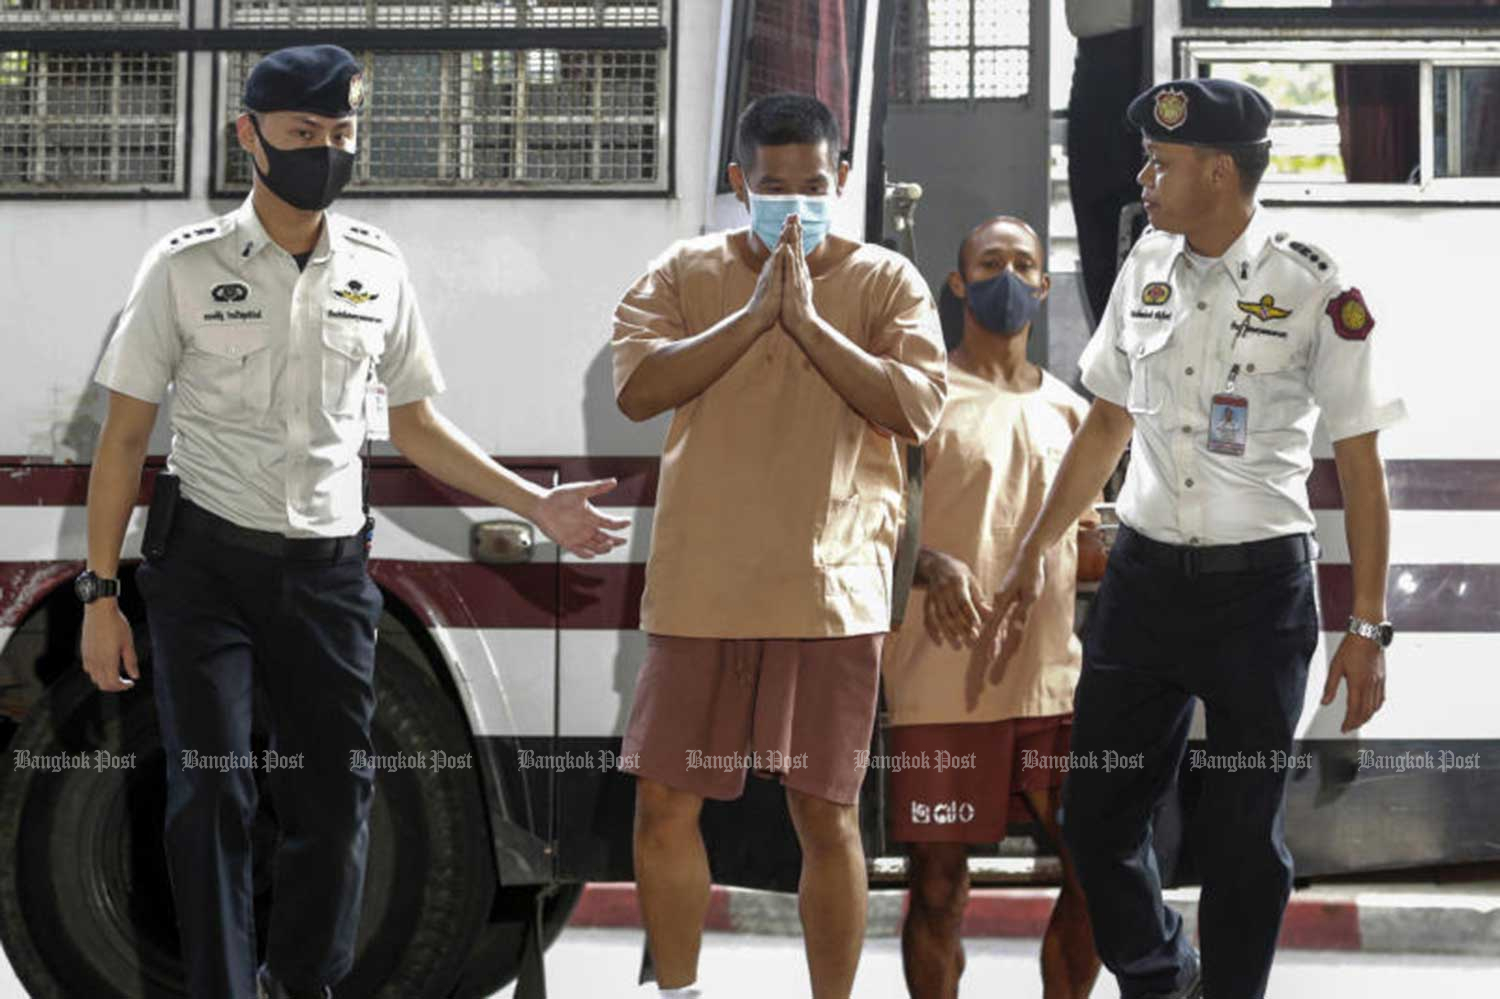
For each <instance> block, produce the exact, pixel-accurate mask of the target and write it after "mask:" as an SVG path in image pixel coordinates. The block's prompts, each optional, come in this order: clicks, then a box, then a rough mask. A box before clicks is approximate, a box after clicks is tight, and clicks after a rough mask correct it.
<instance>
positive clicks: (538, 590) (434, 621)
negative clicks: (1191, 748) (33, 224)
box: [0, 559, 1500, 633]
mask: <svg viewBox="0 0 1500 999" xmlns="http://www.w3.org/2000/svg"><path fill="white" fill-rule="evenodd" d="M370 567H371V572H372V574H373V575H374V577H375V579H376V581H377V582H379V583H380V584H381V585H382V586H384V587H385V588H386V589H387V590H389V591H391V593H392V595H393V596H395V597H396V598H397V599H399V600H401V601H403V602H404V603H406V604H407V605H409V606H410V607H412V608H413V609H414V610H415V611H416V612H417V613H418V614H419V615H421V616H422V618H423V619H424V621H425V623H426V624H427V625H428V626H429V627H444V628H553V627H561V628H570V629H571V628H594V629H605V630H614V629H623V630H633V629H635V628H637V627H639V626H640V606H641V594H642V593H643V592H644V590H645V585H646V567H645V565H644V564H642V563H640V562H604V563H598V564H579V563H566V564H562V565H558V564H556V563H523V564H519V565H506V566H489V565H479V564H477V563H474V562H414V561H404V560H395V559H376V560H374V561H373V562H371V563H370ZM80 568H81V563H79V562H76V561H56V562H0V626H4V627H14V626H15V625H17V624H19V623H20V622H21V620H23V619H24V617H25V616H26V614H27V613H28V612H29V611H30V609H31V608H33V607H34V606H36V604H37V603H38V602H39V601H40V600H42V599H43V598H45V597H46V595H47V594H49V593H51V592H52V591H53V590H55V589H56V588H57V587H58V586H61V585H64V584H66V582H67V581H68V580H69V579H70V578H72V576H73V575H75V574H76V573H77V572H78V571H79V569H80ZM1389 579H1390V585H1389V587H1388V591H1387V596H1386V601H1387V604H1388V607H1389V610H1390V616H1391V621H1392V622H1393V623H1394V624H1395V625H1396V627H1397V628H1398V629H1401V630H1404V631H1425V632H1480V633H1495V632H1500V565H1493V564H1491V565H1464V564H1446V565H1394V566H1391V569H1390V575H1389ZM1353 589H1354V588H1353V573H1352V569H1351V567H1350V566H1349V565H1347V564H1335V565H1321V566H1319V567H1318V592H1319V597H1320V600H1319V605H1320V607H1321V608H1322V627H1323V630H1324V631H1343V630H1344V626H1345V624H1346V623H1347V622H1348V619H1349V613H1350V610H1351V608H1352V606H1353V599H1354V594H1353Z"/></svg>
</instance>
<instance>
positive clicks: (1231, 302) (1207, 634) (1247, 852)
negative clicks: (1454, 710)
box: [990, 80, 1405, 999]
mask: <svg viewBox="0 0 1500 999" xmlns="http://www.w3.org/2000/svg"><path fill="white" fill-rule="evenodd" d="M1271 115H1272V108H1271V105H1270V103H1269V102H1268V101H1267V100H1266V99H1265V97H1263V96H1262V95H1261V94H1260V93H1259V92H1258V91H1256V90H1254V89H1253V88H1251V87H1247V86H1244V85H1242V84H1238V83H1234V82H1231V81H1226V80H1175V81H1172V82H1170V83H1165V84H1161V85H1160V86H1157V87H1153V88H1152V89H1150V90H1148V91H1147V92H1146V93H1144V94H1142V95H1141V96H1140V97H1138V98H1137V99H1136V100H1135V101H1134V102H1133V103H1132V104H1131V106H1130V109H1129V112H1128V117H1129V119H1130V121H1131V122H1132V123H1133V124H1134V125H1135V126H1136V127H1138V128H1139V129H1140V130H1141V133H1142V136H1143V140H1144V145H1145V151H1146V164H1145V166H1144V168H1143V169H1142V170H1141V172H1140V176H1139V178H1138V179H1139V181H1140V184H1141V193H1142V199H1143V201H1144V202H1145V206H1146V211H1147V213H1148V216H1149V218H1150V221H1151V224H1152V227H1153V228H1152V229H1150V230H1148V231H1147V233H1146V234H1145V235H1144V236H1143V237H1142V238H1141V240H1140V242H1139V243H1138V244H1137V245H1136V247H1135V249H1134V250H1133V251H1132V253H1131V255H1130V258H1129V259H1128V260H1127V261H1126V262H1125V265H1124V267H1123V268H1122V269H1121V273H1120V276H1119V277H1118V279H1117V280H1116V282H1115V285H1114V290H1113V291H1112V293H1111V295H1110V300H1109V305H1108V308H1107V309H1106V310H1105V314H1104V316H1103V319H1102V321H1101V322H1100V324H1099V328H1098V330H1097V332H1096V333H1095V335H1094V338H1093V340H1092V341H1091V342H1090V344H1089V346H1088V349H1087V350H1085V351H1084V354H1083V357H1082V358H1081V359H1080V362H1079V363H1080V366H1081V367H1082V369H1083V382H1084V385H1085V386H1086V387H1087V388H1088V389H1089V390H1090V391H1091V392H1093V393H1094V395H1095V396H1096V400H1095V402H1094V404H1093V406H1092V408H1091V409H1090V412H1089V416H1088V418H1087V420H1086V421H1085V423H1084V426H1083V427H1082V429H1081V430H1080V431H1079V433H1078V434H1077V435H1076V436H1075V437H1074V439H1073V443H1072V446H1071V447H1070V449H1069V451H1068V453H1067V455H1066V456H1065V458H1064V459H1063V463H1062V467H1061V468H1060V470H1059V473H1058V479H1057V482H1056V484H1055V486H1054V487H1053V490H1052V492H1051V494H1050V495H1049V496H1048V498H1047V502H1046V504H1045V505H1044V507H1043V509H1042V510H1041V512H1040V513H1039V514H1038V515H1037V519H1036V521H1035V522H1034V523H1033V524H1032V525H1031V527H1030V529H1029V532H1028V534H1027V537H1026V540H1025V541H1024V542H1023V545H1022V550H1021V553H1020V554H1018V555H1017V557H1016V560H1015V562H1014V563H1013V565H1012V567H1011V569H1010V570H1009V572H1008V573H1007V575H1006V577H1005V579H1004V581H1003V582H1002V584H1001V588H1000V591H999V592H998V593H997V594H996V596H995V612H994V615H993V617H992V619H991V628H992V631H991V635H990V638H991V639H992V640H998V641H1001V642H1002V643H1003V644H1002V650H1001V657H1000V658H1001V661H1002V662H1003V661H1004V659H1005V658H1007V657H1008V654H1009V650H1010V649H1013V648H1014V647H1016V643H1018V642H1019V638H1020V634H1021V631H1022V629H1023V628H1024V626H1025V621H1026V616H1027V612H1028V610H1029V608H1030V606H1031V604H1032V603H1033V602H1034V600H1035V598H1036V594H1037V593H1038V592H1039V591H1040V587H1041V572H1042V558H1041V554H1040V553H1042V552H1044V551H1046V550H1047V549H1048V548H1050V547H1051V546H1052V545H1053V544H1055V543H1056V542H1057V541H1058V539H1059V538H1060V537H1061V535H1062V533H1063V531H1065V530H1067V529H1069V528H1070V527H1071V525H1072V524H1073V523H1074V522H1075V521H1076V519H1077V517H1078V514H1079V512H1080V511H1081V510H1083V508H1084V507H1085V506H1086V505H1087V504H1088V503H1089V501H1090V499H1091V498H1092V497H1093V496H1094V495H1095V494H1096V493H1097V492H1098V491H1099V489H1100V487H1101V486H1102V485H1103V484H1104V482H1105V480H1106V479H1107V478H1108V477H1109V475H1110V473H1111V472H1112V471H1113V469H1114V467H1115V465H1116V463H1117V461H1118V460H1119V457H1120V455H1121V453H1122V451H1123V450H1124V448H1125V445H1126V444H1127V443H1130V445H1131V460H1130V466H1129V470H1128V472H1127V475H1126V480H1125V484H1124V486H1123V488H1122V491H1121V494H1120V497H1119V503H1118V508H1117V509H1118V513H1119V518H1120V521H1121V524H1122V526H1121V528H1120V533H1119V537H1118V540H1117V541H1116V543H1115V545H1114V547H1113V549H1112V551H1111V552H1110V557H1109V565H1108V569H1107V571H1106V575H1105V579H1104V581H1103V583H1102V585H1101V588H1100V590H1099V593H1098V595H1097V598H1096V600H1095V603H1094V606H1093V608H1092V610H1091V612H1090V620H1089V625H1088V631H1087V634H1086V636H1085V641H1084V667H1083V674H1082V677H1081V680H1080V683H1079V687H1078V691H1077V695H1076V704H1075V711H1076V713H1075V716H1074V722H1073V745H1072V752H1073V755H1074V761H1075V762H1074V766H1073V769H1072V770H1071V771H1070V773H1069V775H1068V780H1067V784H1066V786H1065V789H1064V799H1063V814H1064V833H1065V837H1066V839H1067V842H1068V844H1069V846H1070V847H1071V848H1072V852H1073V857H1074V861H1075V863H1076V864H1077V867H1078V871H1079V875H1080V879H1081V881H1082V884H1083V888H1084V893H1085V895H1086V897H1087V901H1088V905H1089V911H1090V914H1091V917H1092V920H1093V925H1094V935H1095V941H1096V943H1097V945H1098V949H1099V954H1100V957H1101V958H1102V959H1103V961H1104V963H1105V965H1106V966H1107V967H1109V969H1110V970H1111V971H1113V972H1114V974H1115V975H1116V977H1117V978H1118V980H1119V983H1120V991H1121V995H1122V997H1124V999H1144V997H1173V999H1178V997H1184V999H1185V997H1193V996H1199V995H1207V996H1210V997H1211V999H1261V997H1262V996H1264V994H1265V988H1266V980H1267V977H1268V975H1269V973H1270V968H1271V961H1272V958H1273V956H1274V954H1275V948H1276V938H1277V934H1278V931H1279V929H1280V925H1281V917H1282V912H1283V910H1284V908H1285V905H1286V900H1287V896H1288V893H1289V892H1290V889H1291V884H1292V860H1291V856H1290V854H1289V853H1288V852H1287V849H1286V846H1285V843H1284V841H1283V837H1282V807H1283V799H1284V793H1285V788H1286V780H1287V775H1288V773H1287V768H1286V766H1285V760H1286V757H1287V754H1289V753H1290V751H1291V749H1292V739H1293V734H1294V730H1295V728H1296V725H1297V719H1298V716H1299V715H1300V713H1301V710H1302V703H1303V693H1304V690H1305V688H1306V684H1307V674H1308V664H1309V660H1310V659H1311V657H1312V655H1313V652H1314V650H1315V648H1316V646H1317V643H1318V633H1319V630H1320V627H1319V621H1318V613H1317V606H1316V603H1315V599H1316V598H1315V589H1316V583H1315V576H1314V572H1313V566H1312V564H1311V562H1312V560H1313V559H1314V558H1315V556H1316V545H1315V542H1314V541H1313V539H1312V536H1311V532H1312V530H1313V528H1314V521H1313V516H1312V512H1311V510H1310V509H1309V507H1308V499H1307V487H1306V482H1307V476H1308V473H1309V472H1310V471H1311V469H1312V464H1313V462H1312V453H1311V450H1312V436H1313V429H1314V426H1315V425H1316V423H1317V420H1318V415H1319V413H1320V412H1321V414H1322V419H1323V423H1324V426H1325V427H1326V429H1327V432H1328V436H1329V437H1330V438H1331V439H1332V441H1333V450H1334V458H1335V460H1336V462H1337V464H1338V472H1339V480H1340V484H1341V486H1342V490H1343V495H1344V506H1345V511H1346V517H1345V524H1346V531H1347V534H1348V541H1349V551H1350V561H1351V562H1352V563H1353V575H1354V603H1353V611H1354V617H1353V619H1351V621H1350V622H1349V631H1350V632H1351V634H1349V635H1346V636H1345V638H1344V640H1343V641H1342V642H1341V644H1340V645H1339V648H1338V651H1337V653H1336V654H1335V656H1334V658H1333V661H1332V663H1331V664H1330V667H1329V675H1328V682H1327V686H1326V687H1325V690H1324V697H1323V703H1325V704H1328V703H1331V702H1332V699H1333V697H1334V694H1335V693H1336V690H1337V685H1338V683H1339V681H1340V680H1342V681H1343V682H1344V683H1345V684H1346V692H1347V708H1346V713H1345V717H1344V721H1343V728H1344V731H1346V732H1347V731H1350V730H1352V729H1355V728H1357V727H1359V726H1360V725H1361V724H1363V723H1364V722H1365V721H1367V720H1368V719H1369V718H1370V716H1371V715H1372V714H1374V712H1375V711H1376V710H1378V709H1379V707H1380V705H1381V703H1382V701H1383V700H1384V698H1385V682H1384V674H1385V665H1384V656H1383V648H1384V646H1385V645H1387V644H1389V642H1390V639H1391V628H1390V625H1389V623H1388V622H1386V621H1385V593H1386V571H1387V550H1388V542H1389V505H1388V502H1387V497H1386V487H1385V476H1384V471H1383V468H1382V465H1381V461H1380V456H1379V452H1378V450H1377V447H1376V436H1377V434H1378V432H1379V431H1380V430H1383V429H1384V428H1386V427H1388V426H1390V425H1391V424H1393V423H1395V422H1396V421H1398V420H1400V419H1401V418H1402V417H1403V416H1404V415H1405V408H1404V406H1403V404H1402V402H1401V401H1400V400H1399V399H1396V398H1392V397H1389V396H1386V395H1383V394H1382V393H1381V391H1380V389H1379V388H1377V385H1376V381H1375V377H1374V356H1373V351H1374V344H1375V343H1376V342H1377V338H1376V337H1375V336H1374V335H1373V334H1374V332H1375V329H1376V321H1375V318H1374V316H1373V315H1372V313H1371V311H1370V310H1369V309H1368V308H1367V307H1366V305H1365V302H1364V298H1363V296H1362V294H1361V293H1360V292H1359V291H1358V290H1357V289H1355V288H1353V287H1350V286H1348V285H1347V284H1346V283H1345V278H1344V276H1343V275H1341V274H1340V273H1339V269H1338V266H1337V265H1336V264H1335V263H1334V261H1333V260H1332V258H1331V257H1330V256H1329V255H1328V253H1327V252H1326V251H1324V250H1322V249H1319V248H1317V247H1314V246H1312V245H1310V244H1308V243H1306V242H1303V241H1300V240H1298V239H1296V238H1295V237H1294V236H1292V235H1289V234H1288V233H1287V232H1285V231H1283V230H1282V229H1281V228H1279V227H1278V225H1277V223H1276V222H1275V220H1274V219H1273V218H1272V216H1271V215H1270V214H1269V213H1268V212H1267V211H1266V210H1265V209H1264V208H1259V207H1257V204H1256V201H1255V188H1256V185H1257V184H1258V182H1259V180H1260V177H1261V175H1262V173H1263V172H1264V170H1265V168H1266V165H1267V163H1268V155H1269V154H1268V146H1269V143H1268V140H1267V138H1266V133H1267V128H1268V126H1269V124H1270V120H1271ZM1386 335H1389V334H1386ZM1194 698H1198V699H1200V700H1202V702H1203V704H1204V708H1205V712H1206V721H1207V747H1206V751H1207V754H1208V757H1207V758H1206V762H1207V763H1208V764H1209V768H1208V769H1207V770H1206V772H1205V773H1204V774H1203V778H1202V788H1203V791H1202V797H1201V800H1200V801H1199V802H1198V805H1197V808H1198V815H1197V823H1198V825H1197V829H1198V833H1197V836H1196V838H1195V842H1196V846H1197V851H1196V853H1197V857H1198V860H1199V861H1200V868H1201V873H1202V881H1203V891H1202V896H1201V901H1200V903H1199V908H1198V924H1199V928H1200V932H1201V935H1202V944H1203V954H1202V960H1201V964H1200V959H1199V955H1198V954H1197V953H1196V952H1194V950H1193V948H1192V946H1191V945H1190V943H1189V942H1188V940H1187V938H1186V937H1185V935H1184V933H1183V928H1182V921H1181V919H1180V918H1179V917H1178V916H1177V915H1176V914H1175V913H1174V912H1173V911H1172V910H1171V909H1168V908H1167V907H1166V906H1165V905H1163V903H1162V897H1161V880H1160V875H1159V873H1158V870H1157V867H1156V861H1155V855H1154V853H1153V852H1152V848H1151V815H1152V811H1153V808H1154V807H1155V805H1156V804H1157V803H1158V801H1160V800H1161V798H1162V796H1163V795H1164V794H1165V793H1166V792H1167V790H1168V789H1169V788H1170V787H1171V785H1172V783H1173V779H1174V777H1175V776H1176V773H1177V769H1178V767H1179V765H1180V763H1181V761H1182V759H1183V756H1184V749H1185V747H1186V744H1187V738H1188V728H1189V724H1190V722H1191V720H1192V714H1193V708H1192V704H1193V699H1194ZM1278 754H1280V755H1278ZM1220 759H1222V760H1224V761H1225V763H1226V766H1223V767H1216V766H1214V765H1213V764H1214V762H1215V761H1216V760H1220ZM1111 760H1112V761H1114V765H1113V766H1107V765H1106V764H1107V763H1108V762H1109V761H1111ZM1247 760H1248V761H1249V762H1248V764H1246V762H1245V761H1247ZM1236 761H1238V762H1239V763H1240V764H1241V765H1240V766H1237V767H1231V766H1229V765H1232V764H1234V763H1235V762H1236Z"/></svg>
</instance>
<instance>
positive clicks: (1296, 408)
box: [1231, 336, 1311, 431]
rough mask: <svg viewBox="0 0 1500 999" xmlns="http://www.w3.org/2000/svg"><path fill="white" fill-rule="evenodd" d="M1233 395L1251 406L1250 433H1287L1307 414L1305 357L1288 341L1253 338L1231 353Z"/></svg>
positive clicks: (1308, 402) (1292, 342)
mask: <svg viewBox="0 0 1500 999" xmlns="http://www.w3.org/2000/svg"><path fill="white" fill-rule="evenodd" d="M1233 364H1238V365H1239V366H1240V370H1239V373H1238V374H1237V375H1236V376H1235V392H1236V394H1238V395H1242V396H1244V397H1245V401H1246V402H1247V403H1248V404H1249V407H1250V414H1249V415H1250V429H1251V430H1252V431H1275V430H1286V429H1288V428H1289V427H1290V426H1291V424H1293V423H1296V422H1297V420H1298V419H1300V418H1301V416H1302V415H1303V414H1304V413H1305V412H1306V411H1307V409H1308V408H1309V406H1310V405H1311V403H1310V398H1311V397H1310V395H1309V393H1308V391H1307V388H1306V382H1307V376H1306V367H1307V358H1306V355H1305V354H1304V353H1302V352H1301V351H1299V350H1298V349H1297V344H1296V343H1295V342H1294V341H1293V340H1292V339H1291V338H1286V339H1282V338H1279V337H1266V336H1253V337H1251V338H1249V340H1248V342H1245V343H1241V344H1240V345H1239V346H1238V348H1236V349H1235V350H1234V356H1233V358H1232V359H1231V365H1233Z"/></svg>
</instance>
